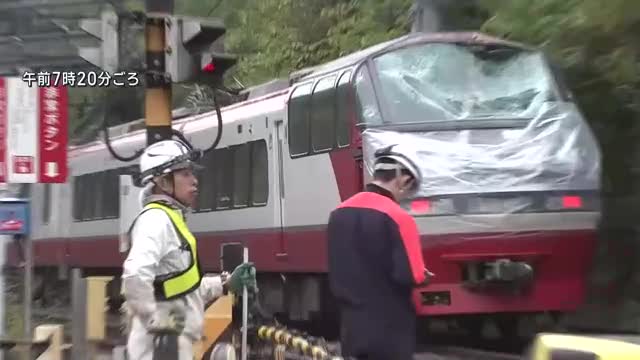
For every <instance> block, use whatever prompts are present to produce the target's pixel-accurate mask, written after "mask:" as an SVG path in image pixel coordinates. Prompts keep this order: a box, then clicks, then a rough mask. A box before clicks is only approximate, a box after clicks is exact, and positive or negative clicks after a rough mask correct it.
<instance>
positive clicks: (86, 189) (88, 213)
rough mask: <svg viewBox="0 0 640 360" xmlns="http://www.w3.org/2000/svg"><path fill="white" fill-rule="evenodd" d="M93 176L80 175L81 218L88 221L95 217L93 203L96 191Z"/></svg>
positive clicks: (94, 202)
mask: <svg viewBox="0 0 640 360" xmlns="http://www.w3.org/2000/svg"><path fill="white" fill-rule="evenodd" d="M94 178H95V176H93V174H85V175H82V176H81V177H80V181H82V195H81V196H82V205H83V206H82V214H81V216H82V220H83V221H88V220H92V219H93V218H94V217H95V208H96V206H95V204H96V195H97V194H96V193H95V192H94V191H93V190H95V188H96V187H95V186H93V181H94Z"/></svg>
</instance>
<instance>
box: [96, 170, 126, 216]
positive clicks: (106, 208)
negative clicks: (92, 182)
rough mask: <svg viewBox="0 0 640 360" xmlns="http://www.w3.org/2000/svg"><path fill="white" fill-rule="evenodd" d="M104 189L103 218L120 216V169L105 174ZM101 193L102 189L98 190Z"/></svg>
mask: <svg viewBox="0 0 640 360" xmlns="http://www.w3.org/2000/svg"><path fill="white" fill-rule="evenodd" d="M103 179H104V185H103V187H102V191H103V197H102V201H103V203H102V214H101V215H102V218H107V219H112V218H117V217H119V215H120V175H119V171H118V169H112V170H108V171H107V172H106V173H104V178H103ZM96 190H97V191H100V189H96Z"/></svg>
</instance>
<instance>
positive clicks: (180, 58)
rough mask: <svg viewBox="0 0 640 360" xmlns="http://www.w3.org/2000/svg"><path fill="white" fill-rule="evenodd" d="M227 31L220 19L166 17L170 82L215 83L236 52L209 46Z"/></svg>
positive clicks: (232, 61)
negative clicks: (225, 52)
mask: <svg viewBox="0 0 640 360" xmlns="http://www.w3.org/2000/svg"><path fill="white" fill-rule="evenodd" d="M225 32H226V28H225V26H224V24H223V23H222V21H220V20H217V19H211V20H209V19H202V18H196V17H183V16H173V17H170V18H168V19H167V20H166V21H165V43H166V54H165V66H166V70H167V73H168V74H169V76H170V78H171V81H172V82H184V81H190V82H192V81H194V82H208V83H212V84H217V83H219V82H220V81H222V77H223V75H224V73H225V72H226V71H227V70H228V69H230V68H231V67H232V66H233V65H235V63H236V61H237V59H236V57H235V56H231V55H227V54H221V53H219V52H217V51H215V50H212V49H211V48H212V46H214V43H215V42H216V41H218V40H219V39H220V38H221V37H222V36H223V35H224V34H225Z"/></svg>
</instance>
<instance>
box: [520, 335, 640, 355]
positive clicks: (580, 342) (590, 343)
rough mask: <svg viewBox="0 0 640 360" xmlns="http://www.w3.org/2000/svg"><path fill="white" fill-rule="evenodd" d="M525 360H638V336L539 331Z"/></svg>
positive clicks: (639, 353)
mask: <svg viewBox="0 0 640 360" xmlns="http://www.w3.org/2000/svg"><path fill="white" fill-rule="evenodd" d="M525 359H526V360H640V336H639V337H633V336H615V335H595V336H586V335H584V336H583V335H570V334H552V333H541V334H538V336H536V338H535V340H534V342H533V344H532V346H531V348H530V349H529V352H528V354H527V356H526V357H525Z"/></svg>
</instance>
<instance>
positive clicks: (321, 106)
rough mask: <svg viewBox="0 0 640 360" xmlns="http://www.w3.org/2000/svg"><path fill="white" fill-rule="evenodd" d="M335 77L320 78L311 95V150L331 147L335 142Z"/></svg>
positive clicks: (329, 148) (315, 150)
mask: <svg viewBox="0 0 640 360" xmlns="http://www.w3.org/2000/svg"><path fill="white" fill-rule="evenodd" d="M335 82H336V77H335V75H334V76H331V77H327V78H324V79H321V80H320V81H318V82H317V83H316V86H315V88H314V89H313V95H311V112H310V115H309V118H310V122H311V147H312V149H313V152H320V151H326V150H331V149H333V145H334V143H335V140H334V137H335V135H334V132H335V131H334V129H335V101H334V98H335V95H336V92H335V88H334V84H335Z"/></svg>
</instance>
